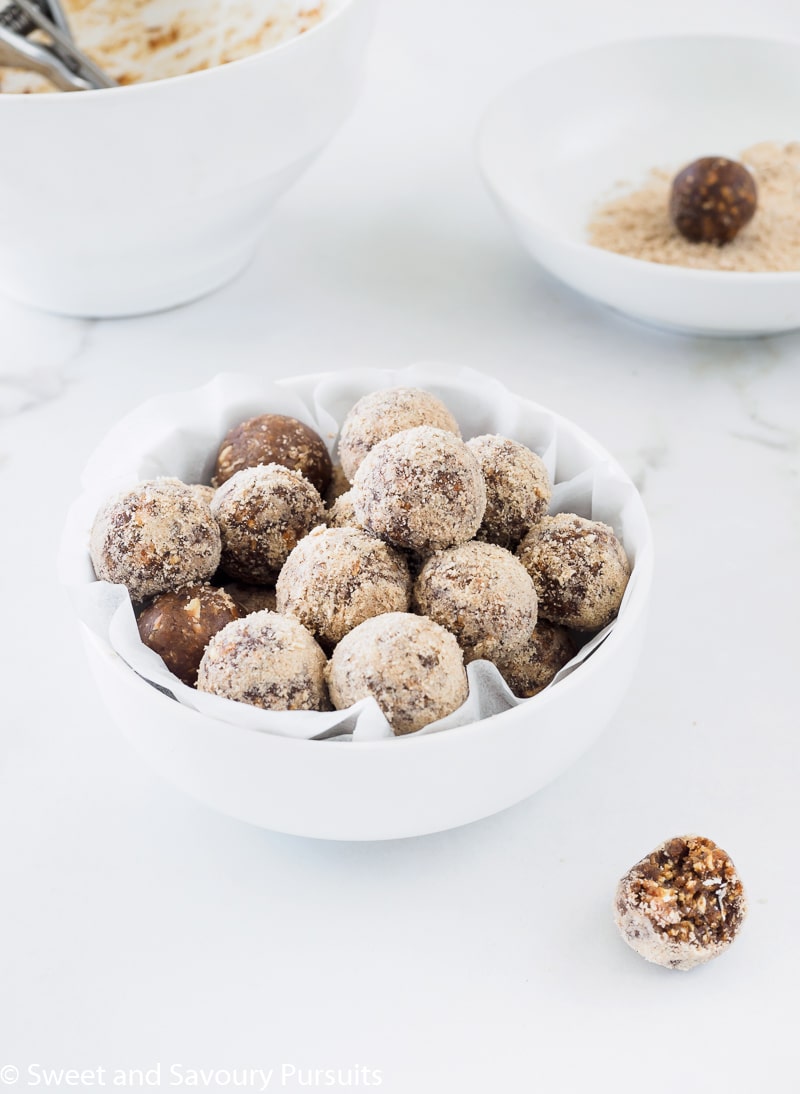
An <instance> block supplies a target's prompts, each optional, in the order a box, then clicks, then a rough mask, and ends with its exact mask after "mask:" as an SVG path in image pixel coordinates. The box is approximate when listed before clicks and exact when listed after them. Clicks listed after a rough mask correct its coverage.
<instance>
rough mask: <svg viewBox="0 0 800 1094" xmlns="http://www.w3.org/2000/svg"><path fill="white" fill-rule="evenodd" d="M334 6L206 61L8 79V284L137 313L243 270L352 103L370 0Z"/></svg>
mask: <svg viewBox="0 0 800 1094" xmlns="http://www.w3.org/2000/svg"><path fill="white" fill-rule="evenodd" d="M329 7H330V8H331V11H330V13H329V14H328V15H327V16H326V17H325V18H324V19H323V20H322V21H321V22H320V23H319V24H318V25H316V26H315V27H313V28H312V29H310V30H308V31H307V32H306V33H305V34H302V35H300V36H299V37H296V38H293V39H291V40H288V41H286V42H283V43H282V44H279V45H277V46H275V47H274V48H272V49H269V50H266V51H265V52H262V53H259V54H255V55H253V56H251V57H247V58H245V59H243V60H238V61H234V62H232V63H231V64H227V65H222V66H218V67H216V68H210V69H207V70H205V71H201V72H195V73H192V74H189V75H185V76H176V77H173V78H170V79H166V80H160V81H156V82H152V83H141V84H132V85H130V86H127V87H120V88H112V89H109V90H101V91H82V92H78V93H72V94H64V93H52V94H40V95H14V94H7V95H0V129H1V130H2V133H3V140H2V151H0V210H2V213H0V218H1V220H0V225H1V230H0V290H2V291H3V292H4V293H6V294H7V295H9V296H11V297H14V298H15V299H18V300H21V301H23V302H25V303H29V304H34V305H36V306H38V307H41V308H45V309H47V310H49V311H54V312H61V313H65V314H69V315H84V316H112V315H130V314H135V313H140V312H147V311H152V310H155V309H159V308H165V307H169V306H171V305H174V304H179V303H183V302H185V301H187V300H190V299H192V298H194V297H197V296H200V295H202V294H203V293H207V292H209V291H211V290H212V289H214V288H217V287H218V286H219V285H221V284H222V283H223V282H225V281H227V280H228V279H229V278H231V277H232V276H234V274H236V273H237V272H238V271H239V270H240V269H241V268H242V267H243V266H244V265H245V264H246V263H247V261H248V259H249V258H250V257H251V255H252V253H253V251H254V249H255V247H256V244H257V242H258V240H259V237H260V235H261V232H262V229H263V227H264V223H265V219H266V217H267V214H268V211H269V209H270V207H271V205H272V204H273V202H274V201H275V199H276V198H277V197H278V196H279V195H280V194H281V193H282V192H283V191H284V190H286V189H287V187H289V186H290V185H291V184H292V183H293V182H294V181H295V180H296V179H297V178H298V177H299V176H300V175H301V173H302V172H303V171H304V170H305V168H306V167H307V166H308V165H309V163H310V162H311V161H312V159H313V158H314V156H315V155H316V154H317V153H318V152H319V151H320V150H321V149H322V147H323V146H324V145H325V144H326V142H327V141H328V140H329V139H330V138H331V137H332V136H333V134H334V133H335V131H336V130H337V129H338V127H339V126H340V125H341V124H342V122H343V121H344V119H345V118H346V116H347V114H348V113H349V111H350V109H351V108H352V106H353V105H354V103H355V100H356V97H357V94H358V91H359V88H360V84H361V76H362V69H363V63H362V62H363V58H364V54H365V49H366V44H367V40H368V37H369V31H370V29H371V24H372V13H373V11H372V9H373V2H372V0H332V3H330V4H329Z"/></svg>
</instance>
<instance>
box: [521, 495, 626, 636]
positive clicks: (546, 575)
mask: <svg viewBox="0 0 800 1094" xmlns="http://www.w3.org/2000/svg"><path fill="white" fill-rule="evenodd" d="M517 555H518V556H519V559H520V561H521V562H522V564H523V566H524V567H525V569H526V570H527V571H528V573H529V574H530V575H531V577H532V578H533V584H534V585H535V587H536V593H537V596H538V597H539V615H540V616H541V617H542V619H547V620H549V621H550V622H551V623H561V624H562V626H565V627H574V628H575V629H576V630H598V629H599V628H601V627H604V626H605V625H606V624H607V623H610V622H611V620H612V619H613V618H614V617H615V616H616V614H617V612H618V611H619V606H620V604H621V602H622V596H623V593H624V592H625V587H626V586H627V584H628V578H629V577H630V573H631V568H630V563H629V562H628V558H627V556H626V554H625V550H624V548H623V546H622V544H621V543H620V542H619V540H618V539H617V537H616V536H615V535H614V530H613V528H609V526H608V525H607V524H602V523H601V522H600V521H597V520H586V519H585V518H584V517H578V516H576V515H575V514H574V513H556V515H555V516H552V517H543V518H542V520H541V521H540V522H539V523H538V524H535V525H534V526H533V528H531V530H530V532H528V534H527V536H525V538H524V539H523V541H522V542H521V543H520V545H519V548H518V550H517Z"/></svg>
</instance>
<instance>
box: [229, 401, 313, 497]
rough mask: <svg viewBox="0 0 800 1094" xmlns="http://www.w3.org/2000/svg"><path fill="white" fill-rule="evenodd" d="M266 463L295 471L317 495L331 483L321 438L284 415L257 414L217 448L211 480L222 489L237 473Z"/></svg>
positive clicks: (301, 423)
mask: <svg viewBox="0 0 800 1094" xmlns="http://www.w3.org/2000/svg"><path fill="white" fill-rule="evenodd" d="M268 463H277V464H280V465H281V467H288V468H289V469H290V470H291V471H299V472H300V474H301V475H305V477H306V478H307V479H308V481H309V482H310V483H312V484H313V485H314V486H315V487H316V489H317V491H318V492H319V493H320V494H324V493H325V491H326V490H327V489H328V486H329V484H330V481H331V474H332V465H331V458H330V456H329V454H328V449H327V448H326V447H325V442H324V441H323V439H322V437H320V435H319V434H318V433H316V432H315V431H314V430H313V429H312V428H311V427H310V426H307V425H306V424H305V423H304V422H300V421H298V420H297V418H289V417H287V416H286V415H285V414H260V415H259V416H258V417H257V418H249V419H248V420H247V421H246V422H241V423H240V424H239V425H237V426H234V427H233V429H231V430H229V431H228V432H227V433H226V434H225V437H224V439H223V441H222V444H221V445H220V448H219V452H218V454H217V462H216V467H215V470H214V478H213V480H212V481H213V483H214V485H215V486H222V484H223V483H224V482H227V480H228V479H229V478H230V477H231V475H235V474H236V472H237V471H242V470H243V469H244V468H245V467H258V466H259V465H260V464H268Z"/></svg>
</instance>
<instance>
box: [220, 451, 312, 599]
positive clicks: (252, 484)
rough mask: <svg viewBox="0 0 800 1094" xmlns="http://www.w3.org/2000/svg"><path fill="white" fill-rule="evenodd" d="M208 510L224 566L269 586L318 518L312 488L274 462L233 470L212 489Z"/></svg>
mask: <svg viewBox="0 0 800 1094" xmlns="http://www.w3.org/2000/svg"><path fill="white" fill-rule="evenodd" d="M211 511H212V513H213V514H214V516H215V517H216V519H217V522H218V523H219V528H220V532H221V534H222V568H223V570H224V571H225V573H226V574H228V575H229V576H230V577H233V578H235V579H236V580H237V581H243V582H245V583H246V584H252V585H274V584H275V581H276V579H277V577H278V574H279V572H280V569H281V566H283V564H284V562H285V561H286V559H287V558H288V556H289V552H290V551H292V549H293V548H294V547H295V546H296V544H297V543H298V542H299V541H300V540H301V539H302V538H303V536H305V535H307V534H308V533H309V532H310V531H311V529H312V528H313V527H314V526H315V525H317V524H319V523H320V521H321V520H322V519H323V517H322V514H323V506H322V499H321V498H320V496H319V494H318V492H317V490H316V489H315V487H313V486H312V485H311V483H310V482H309V481H308V479H306V478H305V477H304V476H303V475H301V474H300V472H299V471H290V470H289V469H288V468H287V467H281V466H280V465H279V464H276V463H269V464H266V465H265V466H263V467H248V468H246V469H245V470H244V471H237V472H236V474H235V475H234V476H233V477H232V478H230V479H228V480H227V482H224V483H223V484H222V486H220V488H219V490H217V492H216V494H215V495H214V500H213V501H212V503H211Z"/></svg>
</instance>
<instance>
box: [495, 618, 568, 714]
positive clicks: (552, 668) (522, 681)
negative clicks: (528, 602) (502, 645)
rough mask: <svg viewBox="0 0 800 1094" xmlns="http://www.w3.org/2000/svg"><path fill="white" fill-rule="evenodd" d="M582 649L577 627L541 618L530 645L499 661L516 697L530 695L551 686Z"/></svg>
mask: <svg viewBox="0 0 800 1094" xmlns="http://www.w3.org/2000/svg"><path fill="white" fill-rule="evenodd" d="M578 649H579V644H578V641H577V639H576V636H575V634H574V632H573V631H570V630H568V629H567V628H566V627H559V625H558V624H557V623H548V622H547V620H546V619H540V620H539V621H538V622H537V624H536V629H535V630H534V632H533V634H532V635H531V638H530V641H529V642H528V643H527V645H525V646H523V647H522V649H520V650H518V651H517V652H516V653H514V654H512V655H511V656H510V657H507V658H501V659H500V660H498V661H495V664H496V665H497V668H498V670H499V672H500V675H501V676H502V677H503V679H504V680H505V682H506V683H507V684H508V686H509V687H510V688H511V690H512V691H513V692H514V694H515V695H516V697H517V698H518V699H529V698H530V697H531V696H532V695H537V694H538V693H539V692H540V691H542V690H543V689H544V688H546V687H547V685H548V684H549V683H550V681H551V680H552V679H553V677H554V676H555V675H556V673H557V672H558V671H559V669H563V667H564V665H566V663H567V662H568V661H571V660H572V658H573V657H574V656H575V654H576V653H577V652H578Z"/></svg>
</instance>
